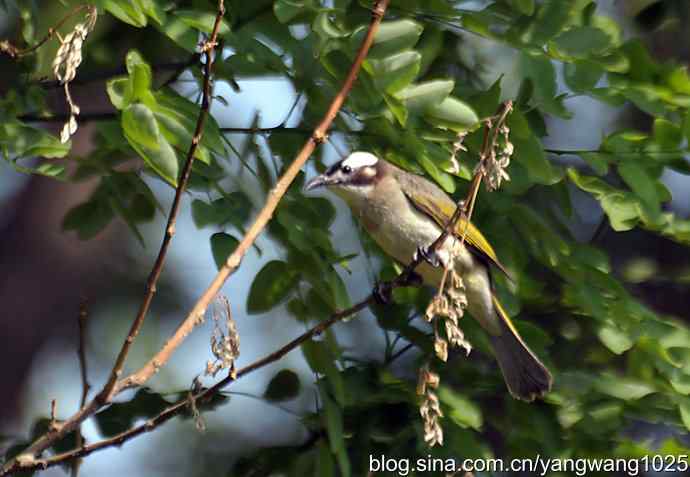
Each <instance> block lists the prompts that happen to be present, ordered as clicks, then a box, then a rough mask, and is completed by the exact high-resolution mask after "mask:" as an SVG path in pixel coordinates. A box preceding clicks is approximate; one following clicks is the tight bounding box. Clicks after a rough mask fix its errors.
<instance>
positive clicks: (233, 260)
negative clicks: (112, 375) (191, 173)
mask: <svg viewBox="0 0 690 477" xmlns="http://www.w3.org/2000/svg"><path fill="white" fill-rule="evenodd" d="M389 1H390V0H378V1H377V2H376V3H375V4H374V7H373V9H372V20H371V23H370V25H369V29H368V31H367V34H366V36H365V37H364V40H363V42H362V45H361V46H360V48H359V51H358V53H357V56H356V58H355V60H354V62H353V63H352V66H351V67H350V71H349V73H348V74H347V77H346V78H345V81H344V83H343V86H342V87H341V89H340V91H339V92H338V94H337V95H336V96H335V98H333V101H332V102H331V105H330V106H329V108H328V110H327V111H326V114H325V115H324V117H323V119H322V120H321V122H320V123H319V125H318V126H317V127H316V129H314V132H313V133H312V135H311V137H310V138H309V140H307V142H306V144H304V146H303V147H302V150H301V151H300V152H299V153H298V154H297V157H296V158H295V160H294V161H293V162H292V164H290V166H289V167H288V168H287V170H286V171H285V173H284V174H283V176H282V177H281V178H280V180H278V182H277V183H276V185H275V186H274V187H273V189H272V190H271V191H270V192H269V194H268V198H267V200H266V204H265V205H264V207H263V209H262V210H261V212H259V215H258V216H257V217H256V219H255V220H254V223H253V224H252V225H251V227H249V229H248V230H247V233H246V234H245V235H244V237H243V239H242V241H241V242H240V243H239V244H238V245H237V248H235V250H234V251H233V252H232V253H231V254H230V256H229V257H228V259H227V260H226V262H225V264H224V265H223V267H222V268H221V269H220V270H219V271H218V274H217V275H216V276H215V278H214V279H213V281H212V282H211V284H210V285H209V286H208V288H207V289H206V291H204V293H203V294H202V295H201V297H200V298H199V299H198V300H197V302H196V304H195V305H194V307H193V308H192V310H191V311H190V312H189V314H188V315H187V317H186V318H185V320H184V321H183V322H182V324H181V325H180V326H179V327H178V329H177V331H175V333H174V334H173V336H172V337H171V338H170V339H168V341H167V342H166V343H165V345H163V348H162V349H161V350H160V351H159V352H158V353H156V355H155V356H154V357H153V358H151V360H149V362H148V363H146V364H145V365H144V366H143V367H142V368H141V369H140V370H139V371H137V372H136V373H134V374H132V375H130V376H128V377H127V378H125V379H122V380H121V381H119V382H118V383H117V386H116V388H115V390H114V391H115V392H116V393H117V392H120V391H122V390H124V389H128V388H132V387H136V386H140V385H141V384H143V383H145V382H146V381H147V380H148V379H149V378H150V377H151V376H152V375H153V374H155V373H156V372H157V371H158V370H159V369H160V367H161V366H163V365H164V364H165V363H166V362H167V361H168V360H169V359H170V356H171V355H172V353H173V352H174V351H175V350H176V349H177V347H178V346H179V345H180V344H181V343H182V342H183V341H184V340H185V338H186V337H187V335H189V333H191V331H192V330H193V329H194V327H195V326H196V325H197V324H198V323H199V322H200V321H201V319H202V318H203V316H204V313H205V312H206V308H207V307H208V305H209V304H210V303H211V301H212V300H213V299H214V297H215V296H216V294H217V293H218V291H219V290H220V289H221V287H222V286H223V284H224V283H225V281H226V280H227V279H228V277H230V275H232V274H233V273H234V272H235V271H236V270H237V269H238V268H239V266H240V263H241V262H242V259H243V258H244V256H245V254H246V253H247V251H248V250H249V249H250V248H251V246H252V244H253V243H254V241H255V240H256V239H257V237H258V236H259V234H261V232H262V231H263V229H264V227H266V225H267V224H268V222H269V221H270V220H271V217H272V216H273V212H274V211H275V210H276V208H277V207H278V204H279V203H280V200H281V199H282V197H283V195H285V193H286V192H287V189H288V187H289V186H290V184H292V181H293V180H294V179H295V177H296V176H297V174H298V173H299V172H300V170H301V169H302V166H303V165H304V164H305V163H306V162H307V160H308V159H309V157H310V156H311V153H312V152H313V151H314V149H315V148H316V146H317V145H319V144H321V143H322V142H324V140H325V139H326V135H327V132H328V129H329V128H330V126H331V123H332V122H333V120H334V119H335V117H336V115H337V114H338V112H339V111H340V108H341V107H342V105H343V103H344V102H345V98H346V97H347V95H348V93H349V92H350V90H351V89H352V86H353V85H354V82H355V79H356V78H357V74H358V72H359V69H360V67H361V66H362V62H363V61H364V58H366V56H367V53H368V51H369V48H370V47H371V45H372V43H373V41H374V35H375V34H376V31H377V29H378V26H379V24H380V23H381V20H382V18H383V15H384V13H385V11H386V8H387V7H388V3H389Z"/></svg>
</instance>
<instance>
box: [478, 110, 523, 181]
mask: <svg viewBox="0 0 690 477" xmlns="http://www.w3.org/2000/svg"><path fill="white" fill-rule="evenodd" d="M510 111H512V103H507V104H506V112H505V115H504V116H503V117H502V118H501V119H505V117H506V116H507V115H508V114H509V113H510ZM486 127H488V128H489V129H491V127H492V123H491V120H490V119H489V120H487V124H486ZM496 132H497V135H496V136H495V137H494V140H493V141H492V143H491V147H490V148H489V150H488V151H487V152H486V153H482V157H481V160H480V161H479V164H478V165H477V167H478V168H479V171H480V173H481V174H482V176H484V178H485V179H486V187H487V189H488V190H489V192H491V191H494V190H496V189H498V188H499V187H501V182H503V181H504V180H506V181H509V180H510V176H509V175H508V172H506V169H507V168H508V166H509V165H510V158H511V157H512V155H513V152H514V150H515V146H514V145H513V143H512V142H510V128H509V127H508V125H507V124H506V123H505V121H499V124H498V125H497V131H496ZM498 134H500V135H501V140H500V141H499V140H497V139H498V137H497V136H498Z"/></svg>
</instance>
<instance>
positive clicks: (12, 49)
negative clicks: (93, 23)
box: [0, 5, 96, 87]
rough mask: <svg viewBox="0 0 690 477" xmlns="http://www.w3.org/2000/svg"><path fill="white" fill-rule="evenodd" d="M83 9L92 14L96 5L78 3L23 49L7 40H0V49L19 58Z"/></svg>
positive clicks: (48, 37)
mask: <svg viewBox="0 0 690 477" xmlns="http://www.w3.org/2000/svg"><path fill="white" fill-rule="evenodd" d="M84 9H86V10H88V11H89V14H91V15H93V14H94V13H95V12H96V7H95V6H93V5H78V6H76V7H75V8H73V9H72V10H71V11H70V12H69V13H68V14H67V15H65V16H64V17H62V19H61V20H60V21H59V22H57V23H56V24H55V26H54V27H51V28H48V32H47V33H46V34H45V36H44V37H43V38H41V39H40V40H39V41H38V43H36V44H34V45H32V46H30V47H27V48H24V49H23V50H20V49H19V48H17V47H16V46H14V45H13V44H11V43H10V42H9V41H7V40H4V41H0V51H1V52H3V53H6V54H8V55H9V56H10V57H12V58H21V57H22V56H26V55H28V54H29V53H32V52H34V51H36V50H38V49H39V48H40V47H42V46H43V45H44V44H45V43H46V42H47V41H48V40H50V39H51V38H53V36H55V34H56V33H57V31H58V29H59V28H61V27H62V26H63V25H64V24H65V23H66V22H67V20H69V19H70V18H72V17H73V16H74V15H76V14H77V13H79V12H81V11H82V10H84ZM57 83H58V84H59V86H60V87H62V83H60V82H57Z"/></svg>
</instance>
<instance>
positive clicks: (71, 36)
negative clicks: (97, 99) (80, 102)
mask: <svg viewBox="0 0 690 477" xmlns="http://www.w3.org/2000/svg"><path fill="white" fill-rule="evenodd" d="M97 16H98V10H96V8H95V7H91V8H89V10H88V13H87V14H86V20H85V22H84V23H77V24H76V25H75V26H74V29H73V30H72V31H71V32H69V33H68V34H67V36H65V37H64V38H62V37H61V36H60V34H59V33H58V32H55V34H56V35H57V37H58V39H59V40H60V48H58V51H57V53H56V55H55V59H54V60H53V74H55V78H57V80H58V81H60V84H62V85H64V87H65V97H66V98H67V104H68V105H69V119H68V120H67V122H66V123H65V125H64V126H63V127H62V131H61V132H60V142H63V143H65V142H67V141H69V138H70V137H72V135H73V134H74V133H75V132H77V116H78V115H79V112H80V109H79V106H77V105H76V104H75V103H74V101H73V100H72V95H71V94H70V91H69V83H70V82H71V81H72V80H73V79H74V77H75V76H76V75H77V68H78V67H79V65H80V64H81V60H82V52H81V50H82V47H83V45H84V41H86V37H87V36H88V34H89V33H90V32H91V31H92V30H93V28H94V26H95V25H96V18H97Z"/></svg>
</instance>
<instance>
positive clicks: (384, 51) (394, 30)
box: [350, 19, 424, 60]
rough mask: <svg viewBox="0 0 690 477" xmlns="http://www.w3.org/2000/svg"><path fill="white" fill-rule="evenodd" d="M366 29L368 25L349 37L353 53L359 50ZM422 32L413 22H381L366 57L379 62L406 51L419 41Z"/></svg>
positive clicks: (419, 26) (421, 28)
mask: <svg viewBox="0 0 690 477" xmlns="http://www.w3.org/2000/svg"><path fill="white" fill-rule="evenodd" d="M368 29H369V26H368V25H363V26H361V27H359V28H357V29H356V30H355V31H354V33H353V34H352V36H351V37H350V45H351V48H352V50H353V51H357V50H358V49H359V47H360V45H361V44H362V41H363V40H364V36H365V35H366V32H367V31H368ZM423 30H424V27H423V26H422V25H421V24H419V23H417V22H415V21H413V20H408V19H403V20H393V21H387V22H383V23H381V25H380V26H379V29H378V31H377V32H376V35H375V36H374V42H373V43H372V45H371V49H370V50H369V53H368V55H367V57H368V58H369V59H374V60H380V59H383V58H386V57H388V56H391V55H394V54H396V53H400V52H401V51H404V50H408V49H410V48H412V47H413V46H414V45H415V44H416V43H417V41H419V37H420V36H421V34H422V31H423Z"/></svg>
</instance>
